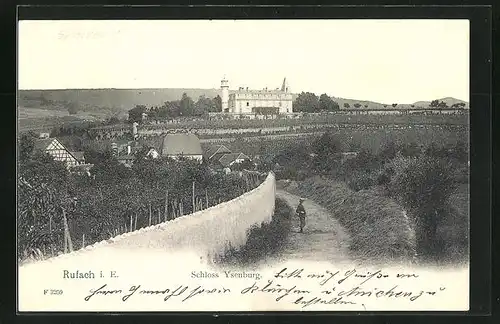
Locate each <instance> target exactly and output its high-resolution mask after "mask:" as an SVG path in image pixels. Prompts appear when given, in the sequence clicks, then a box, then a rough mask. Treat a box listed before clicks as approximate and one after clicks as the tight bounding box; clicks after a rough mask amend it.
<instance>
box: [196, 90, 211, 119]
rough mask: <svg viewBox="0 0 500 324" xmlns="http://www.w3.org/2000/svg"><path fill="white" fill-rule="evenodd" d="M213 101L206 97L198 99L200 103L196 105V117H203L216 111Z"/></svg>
mask: <svg viewBox="0 0 500 324" xmlns="http://www.w3.org/2000/svg"><path fill="white" fill-rule="evenodd" d="M213 106H214V101H213V99H210V98H207V97H205V96H204V95H203V96H200V97H199V98H198V101H196V103H195V104H194V115H195V116H203V115H206V114H208V113H209V112H213V111H215V107H213Z"/></svg>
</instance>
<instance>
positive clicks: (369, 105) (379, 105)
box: [332, 97, 469, 109]
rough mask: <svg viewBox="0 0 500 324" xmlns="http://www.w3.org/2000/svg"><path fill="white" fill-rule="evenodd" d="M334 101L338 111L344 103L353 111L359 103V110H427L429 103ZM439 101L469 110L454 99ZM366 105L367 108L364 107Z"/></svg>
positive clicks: (336, 99)
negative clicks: (394, 105) (338, 107)
mask: <svg viewBox="0 0 500 324" xmlns="http://www.w3.org/2000/svg"><path fill="white" fill-rule="evenodd" d="M332 99H333V100H334V101H336V102H337V103H338V104H339V106H340V109H344V103H348V104H349V108H351V109H355V107H354V105H355V104H356V103H359V104H360V105H361V107H360V109H411V108H429V106H430V103H431V101H417V102H414V103H397V102H391V103H387V104H383V103H379V102H373V101H366V100H356V99H346V98H338V97H332ZM433 100H434V99H433ZM438 100H439V101H444V102H446V104H447V105H448V106H449V107H451V105H453V104H455V103H460V102H464V103H465V107H466V108H469V103H468V102H465V101H462V100H459V99H456V98H451V97H447V98H442V99H438ZM393 103H397V104H398V105H397V106H396V107H395V108H393V107H392V104H393ZM365 105H367V107H365Z"/></svg>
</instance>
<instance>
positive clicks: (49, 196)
mask: <svg viewBox="0 0 500 324" xmlns="http://www.w3.org/2000/svg"><path fill="white" fill-rule="evenodd" d="M92 173H93V174H92V175H93V176H92V177H86V176H78V175H74V174H69V173H68V172H67V170H66V169H65V168H64V167H63V166H62V165H59V164H58V162H55V161H53V160H50V159H49V158H45V160H40V158H38V159H33V160H28V161H22V162H21V163H20V168H19V182H18V183H19V190H18V238H19V239H18V258H19V259H20V260H24V259H27V258H30V257H37V258H46V257H50V256H55V255H58V254H61V253H65V252H70V251H71V250H74V249H78V248H81V247H85V246H86V245H89V244H93V243H95V242H99V241H102V240H105V239H108V238H110V237H113V236H116V235H119V234H122V233H126V232H130V231H135V230H137V229H140V228H144V227H147V226H150V225H154V224H159V223H163V222H165V221H171V220H174V219H176V218H178V217H181V216H183V215H187V214H191V213H193V212H197V211H200V210H204V209H207V208H210V207H212V206H215V205H218V204H220V203H222V202H224V201H228V200H231V199H234V198H236V197H238V196H240V195H241V194H242V193H244V192H247V191H249V190H252V189H253V188H255V187H256V186H258V185H259V184H260V182H261V179H260V177H259V176H258V175H257V174H254V173H243V174H242V175H241V176H239V175H234V174H231V175H221V174H214V173H211V172H210V171H209V170H208V169H207V168H206V167H205V166H204V165H201V166H200V165H199V164H197V163H195V162H192V161H178V162H176V161H171V160H161V161H156V160H155V161H144V163H137V164H136V165H134V168H133V169H128V168H126V167H124V166H122V165H120V164H118V163H117V162H113V161H105V162H103V163H101V164H99V165H96V166H95V167H94V169H93V170H92Z"/></svg>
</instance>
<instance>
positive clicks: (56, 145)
mask: <svg viewBox="0 0 500 324" xmlns="http://www.w3.org/2000/svg"><path fill="white" fill-rule="evenodd" d="M34 151H39V152H44V153H47V154H49V155H50V156H52V157H53V158H54V161H59V162H63V163H64V164H65V165H66V166H67V167H71V166H75V165H79V164H84V163H85V159H84V157H83V152H70V151H69V150H68V149H67V148H66V147H64V145H62V144H61V142H59V141H58V140H57V139H56V138H42V139H36V140H35V146H34ZM75 155H76V156H75Z"/></svg>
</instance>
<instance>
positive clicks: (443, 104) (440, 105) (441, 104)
mask: <svg viewBox="0 0 500 324" xmlns="http://www.w3.org/2000/svg"><path fill="white" fill-rule="evenodd" d="M438 107H439V108H448V104H447V103H446V102H444V101H441V102H440V103H439V105H438Z"/></svg>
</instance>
